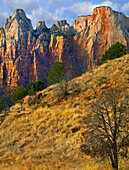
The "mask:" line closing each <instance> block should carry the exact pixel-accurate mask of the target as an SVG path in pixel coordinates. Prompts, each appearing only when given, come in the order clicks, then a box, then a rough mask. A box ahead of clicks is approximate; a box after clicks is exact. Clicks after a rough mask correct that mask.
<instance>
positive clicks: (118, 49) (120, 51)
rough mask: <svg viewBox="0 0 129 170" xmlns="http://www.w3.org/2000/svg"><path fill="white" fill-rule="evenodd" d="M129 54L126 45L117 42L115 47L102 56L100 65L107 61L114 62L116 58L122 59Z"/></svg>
mask: <svg viewBox="0 0 129 170" xmlns="http://www.w3.org/2000/svg"><path fill="white" fill-rule="evenodd" d="M125 54H127V52H126V47H125V45H123V44H121V43H119V42H117V43H116V44H115V45H112V46H111V47H110V48H109V49H108V50H107V51H106V52H105V54H103V55H102V58H101V61H100V64H103V63H104V62H105V61H106V60H112V59H115V58H119V57H122V56H123V55H125Z"/></svg>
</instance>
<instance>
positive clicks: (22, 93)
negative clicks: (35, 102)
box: [11, 86, 27, 104]
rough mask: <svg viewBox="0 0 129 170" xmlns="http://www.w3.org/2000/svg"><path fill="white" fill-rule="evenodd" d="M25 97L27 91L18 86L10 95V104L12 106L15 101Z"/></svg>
mask: <svg viewBox="0 0 129 170" xmlns="http://www.w3.org/2000/svg"><path fill="white" fill-rule="evenodd" d="M26 95H27V91H26V89H25V88H24V87H23V86H18V87H17V88H16V90H15V91H14V92H13V93H12V95H11V100H12V103H13V104H14V103H15V101H17V100H21V99H22V98H24V97H25V96H26Z"/></svg>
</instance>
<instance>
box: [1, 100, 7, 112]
mask: <svg viewBox="0 0 129 170" xmlns="http://www.w3.org/2000/svg"><path fill="white" fill-rule="evenodd" d="M6 107H7V106H6V104H5V103H3V102H0V113H1V112H2V110H4V109H5V108H6Z"/></svg>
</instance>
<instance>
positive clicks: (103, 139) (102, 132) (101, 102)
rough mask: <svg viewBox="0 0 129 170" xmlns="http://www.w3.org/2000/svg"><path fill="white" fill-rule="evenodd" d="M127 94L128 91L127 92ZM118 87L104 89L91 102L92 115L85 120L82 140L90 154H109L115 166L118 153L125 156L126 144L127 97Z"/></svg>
mask: <svg viewBox="0 0 129 170" xmlns="http://www.w3.org/2000/svg"><path fill="white" fill-rule="evenodd" d="M126 93H127V94H128V92H126ZM126 93H124V92H123V91H122V90H121V89H120V88H118V87H117V88H110V89H108V90H106V91H104V92H103V93H102V94H101V95H100V98H99V99H98V101H97V102H96V103H93V104H92V106H91V111H92V116H87V117H86V118H85V119H84V120H85V123H86V131H85V132H84V134H83V135H84V137H85V144H84V145H82V146H81V149H82V150H83V151H85V153H86V154H90V155H91V156H97V155H98V156H102V157H104V156H109V158H110V160H111V163H112V167H113V168H114V169H118V158H119V156H120V155H121V156H125V157H126V156H127V153H128V148H127V146H129V98H128V96H127V95H126Z"/></svg>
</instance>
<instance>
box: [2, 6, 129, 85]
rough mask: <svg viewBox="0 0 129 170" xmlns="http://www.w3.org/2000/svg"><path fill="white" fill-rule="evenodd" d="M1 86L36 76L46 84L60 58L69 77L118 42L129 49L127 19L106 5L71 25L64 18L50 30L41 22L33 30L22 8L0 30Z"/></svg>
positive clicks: (21, 82) (92, 63) (23, 82)
mask: <svg viewBox="0 0 129 170" xmlns="http://www.w3.org/2000/svg"><path fill="white" fill-rule="evenodd" d="M0 38H1V39H0V88H3V87H5V86H11V87H16V86H17V85H21V84H23V85H24V86H25V85H26V84H27V83H29V82H31V81H36V80H38V79H40V80H43V81H44V82H45V83H46V80H47V75H48V72H49V68H50V66H51V65H52V64H53V63H54V62H55V61H57V60H59V61H62V62H63V64H64V66H65V68H66V70H67V72H68V74H69V75H70V76H71V78H73V77H76V76H79V75H81V74H82V73H84V72H85V71H86V70H89V69H91V68H94V67H95V66H96V65H98V64H99V61H100V58H101V56H102V54H104V52H105V51H106V50H107V49H108V48H109V47H110V46H111V45H113V44H115V43H116V42H117V41H119V42H120V43H122V44H124V45H126V47H127V50H128V51H129V18H128V17H126V16H124V14H122V13H119V12H115V11H113V10H112V9H111V8H109V7H100V8H96V9H94V10H93V14H92V16H80V17H78V18H77V20H75V22H74V23H73V26H72V27H70V26H69V24H68V23H67V21H66V20H63V21H57V23H56V24H54V25H52V27H51V28H50V29H49V28H47V27H46V25H45V22H44V21H40V22H39V23H38V24H37V27H36V30H33V28H32V24H31V21H30V20H29V19H28V18H27V17H26V15H25V13H24V11H23V10H22V9H17V10H16V11H15V12H14V14H13V16H12V17H9V18H8V19H7V20H6V22H5V25H4V28H1V29H0Z"/></svg>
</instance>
